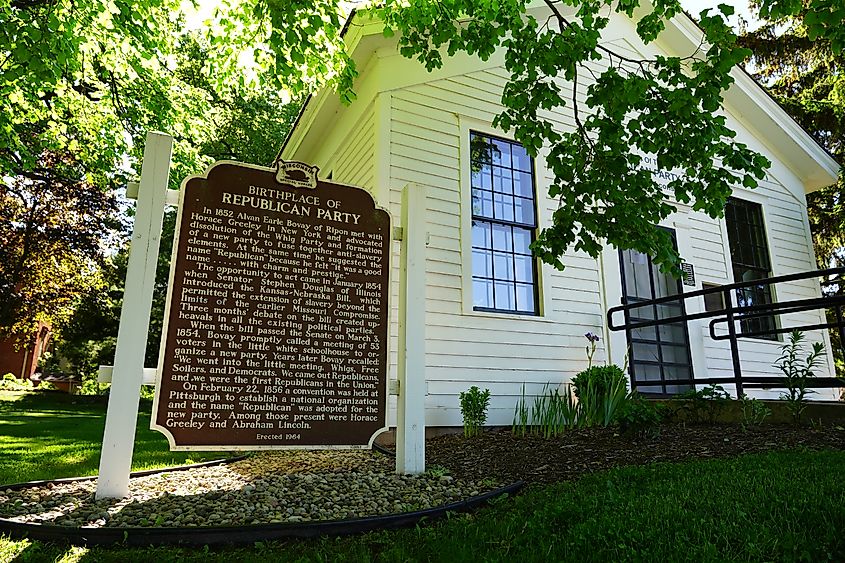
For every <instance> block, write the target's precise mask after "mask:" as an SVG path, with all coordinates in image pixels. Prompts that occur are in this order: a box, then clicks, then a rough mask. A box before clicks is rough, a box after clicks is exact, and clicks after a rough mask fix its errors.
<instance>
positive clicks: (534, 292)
mask: <svg viewBox="0 0 845 563" xmlns="http://www.w3.org/2000/svg"><path fill="white" fill-rule="evenodd" d="M476 138H481V139H484V140H486V141H487V142H488V143H492V141H493V140H495V141H497V142H499V143H506V144H507V145H509V146H510V147H513V146H517V147H520V148H521V149H522V150H524V147H522V145H521V144H519V143H517V142H516V141H513V140H511V139H506V138H503V137H499V136H497V135H491V134H490V133H485V132H482V131H475V130H470V131H469V143H470V158H469V167H470V206H471V233H470V237H471V242H470V248H471V251H470V252H471V256H470V260H471V264H470V268H471V278H472V279H471V284H472V292H473V294H472V295H473V297H472V299H473V310H474V311H480V312H486V313H504V314H509V315H524V316H533V317H536V316H540V292H539V269H538V267H537V259H536V258H535V257H534V255H533V254H532V253H531V251H530V250H528V254H525V253H523V252H517V250H516V248H517V244H516V242H517V236H516V235H515V234H514V230H515V229H520V230H521V231H523V232H527V233H528V234H529V238H530V241H529V244H530V243H533V242H534V241H535V240H536V237H537V228H538V225H539V221H538V209H537V203H538V202H537V174H536V167H535V164H534V159H533V158H532V157H531V156H530V155H528V161H529V163H530V171H528V170H524V169H522V168H516V167H515V165H514V163H513V160H511V162H510V165H509V166H504V165H503V164H501V163H498V164H497V163H494V162H493V160H494V159H493V158H492V153H491V155H490V158H489V162H485V161H484V159H483V158H482V159H481V160H478V159H476V158H474V156H475V155H474V153H475V151H474V150H473V143H474V140H475V139H476ZM477 165H482V166H485V165H486V166H488V167H489V169H490V189H489V190H488V189H486V188H485V187H484V186H483V185H482V186H474V185H473V179H474V176H475V171H476V168H475V167H476V166H477ZM496 169H498V170H500V171H507V172H509V173H510V178H511V180H510V181H511V182H512V186H514V185H515V182H514V180H513V178H515V177H516V176H517V175H518V174H519V173H520V172H521V173H522V174H526V173H530V175H531V188H530V197H527V196H525V195H524V192H523V194H520V195H517V194H516V192H515V187H514V189H513V190H512V191H511V192H507V191H499V190H497V189H496V187H495V182H494V178H496ZM500 174H501V173H500ZM482 192H483V193H487V194H489V195H490V202H491V208H490V209H491V212H490V214H489V215H486V214H484V212H483V202H482V211H481V212H480V213H476V206H475V196H476V193H479V194H482ZM482 195H483V194H482ZM496 196H500V199H506V198H508V197H512V198H513V201H514V203H513V204H512V206H513V209H512V211H513V217H514V219H513V220H509V219H505V218H502V217H496V211H495V209H496ZM518 199H519V200H523V203H521V205H525V203H524V202H526V201H527V202H528V204H529V207H528V208H529V209H530V210H531V215H532V217H533V222H531V223H527V222H521V221H517V220H516V214H517V205H516V204H517V200H518ZM499 205H502V209H504V205H505V204H504V203H502V202H501V201H500V203H499ZM523 209H525V208H524V207H523ZM477 223H485V224H487V225H489V227H488V228H487V230H489V233H490V236H489V241H488V246H485V247H480V246H476V245H475V244H474V242H475V240H474V239H475V235H476V227H477ZM497 227H498V228H500V229H501V228H502V227H504V228H506V229H507V231H508V232H509V235H506V236H507V237H509V241H508V242H509V248H510V249H509V250H508V249H504V250H501V249H495V250H494V248H495V246H496V245H495V242H494V238H495V236H496V230H497ZM476 251H483V252H489V253H490V262H489V266H490V271H489V276H487V275H478V274H477V272H476V271H475V259H474V255H475V253H476ZM496 255H509V257H510V260H511V266H510V267H511V268H512V279H508V278H506V277H501V278H497V277H496V269H495V264H496V259H495V256H496ZM518 257H521V258H522V259H526V258H527V260H528V261H530V264H531V270H530V272H531V276H530V277H531V279H530V281H527V282H526V281H519V278H518V275H517V270H518V268H517V260H518ZM485 273H487V272H485ZM477 281H483V282H484V283H485V284H490V283H492V286H493V289H492V295H491V298H492V304H493V306H492V307H485V306H479V305H475V297H476V296H475V286H476V282H477ZM497 283H499V284H503V283H506V284H509V285H510V286H511V288H510V291H511V292H512V293H511V295H512V297H513V305H514V306H513V308H507V307H499V306H497V303H496V284H497ZM521 286H522V287H526V288H527V287H528V286H530V291H531V296H532V300H533V310H526V309H519V298H518V297H517V294H518V289H519V288H520V287H521Z"/></svg>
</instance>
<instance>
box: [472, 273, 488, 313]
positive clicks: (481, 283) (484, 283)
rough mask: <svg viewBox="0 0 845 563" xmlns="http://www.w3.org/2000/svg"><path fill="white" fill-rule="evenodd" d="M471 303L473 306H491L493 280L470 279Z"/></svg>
mask: <svg viewBox="0 0 845 563" xmlns="http://www.w3.org/2000/svg"><path fill="white" fill-rule="evenodd" d="M472 304H473V306H475V307H485V308H487V309H492V308H493V282H492V281H488V280H472Z"/></svg>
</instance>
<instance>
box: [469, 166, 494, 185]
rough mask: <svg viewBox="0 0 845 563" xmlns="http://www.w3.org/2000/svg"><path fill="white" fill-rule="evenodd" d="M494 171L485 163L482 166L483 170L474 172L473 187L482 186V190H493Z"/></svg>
mask: <svg viewBox="0 0 845 563" xmlns="http://www.w3.org/2000/svg"><path fill="white" fill-rule="evenodd" d="M492 175H493V173H492V171H491V170H490V167H489V166H487V165H485V166H483V167H482V168H481V170H479V171H477V172H473V173H472V187H473V188H480V189H482V190H492V189H493V178H492Z"/></svg>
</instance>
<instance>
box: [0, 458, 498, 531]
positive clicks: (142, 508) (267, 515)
mask: <svg viewBox="0 0 845 563" xmlns="http://www.w3.org/2000/svg"><path fill="white" fill-rule="evenodd" d="M393 467H394V462H393V460H392V459H389V458H387V457H385V456H383V455H381V454H378V453H375V452H371V451H283V452H264V453H259V454H256V455H254V456H252V457H250V458H248V459H245V460H241V461H236V462H233V463H230V464H225V465H218V466H214V467H203V468H195V469H189V470H184V471H172V472H167V473H159V474H156V475H150V476H146V477H138V478H133V479H132V480H131V481H130V484H129V496H128V497H126V498H124V499H104V500H99V501H96V500H94V490H95V488H96V481H94V480H92V481H86V482H79V483H55V484H54V483H50V484H47V485H44V486H37V487H29V488H26V489H21V490H11V489H6V490H0V518H6V519H9V520H13V521H16V522H26V523H40V524H55V525H61V526H72V527H118V528H120V527H135V526H144V527H194V526H242V525H252V524H268V523H283V522H286V523H295V522H309V521H315V520H338V519H346V518H359V517H364V516H376V515H384V514H393V513H398V512H407V511H413V510H421V509H426V508H432V507H436V506H440V505H444V504H448V503H451V502H456V501H460V500H464V499H466V498H468V497H471V496H475V495H478V494H481V493H483V492H486V491H489V490H492V489H494V488H496V487H499V486H501V485H502V484H503V483H499V482H498V481H495V480H490V479H480V480H471V479H470V480H464V479H455V478H453V477H452V476H450V475H448V472H446V471H445V470H443V469H441V468H437V467H434V469H431V468H430V469H429V471H427V472H426V473H424V474H422V475H414V476H409V475H396V474H395V473H393Z"/></svg>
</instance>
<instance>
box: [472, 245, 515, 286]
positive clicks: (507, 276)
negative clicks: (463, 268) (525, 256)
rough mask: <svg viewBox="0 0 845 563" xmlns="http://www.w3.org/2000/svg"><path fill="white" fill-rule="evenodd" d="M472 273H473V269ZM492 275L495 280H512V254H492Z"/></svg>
mask: <svg viewBox="0 0 845 563" xmlns="http://www.w3.org/2000/svg"><path fill="white" fill-rule="evenodd" d="M473 272H475V270H474V269H473ZM493 274H494V275H495V277H496V279H497V280H512V279H513V254H511V253H509V252H508V253H505V252H493ZM476 275H477V274H476Z"/></svg>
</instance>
